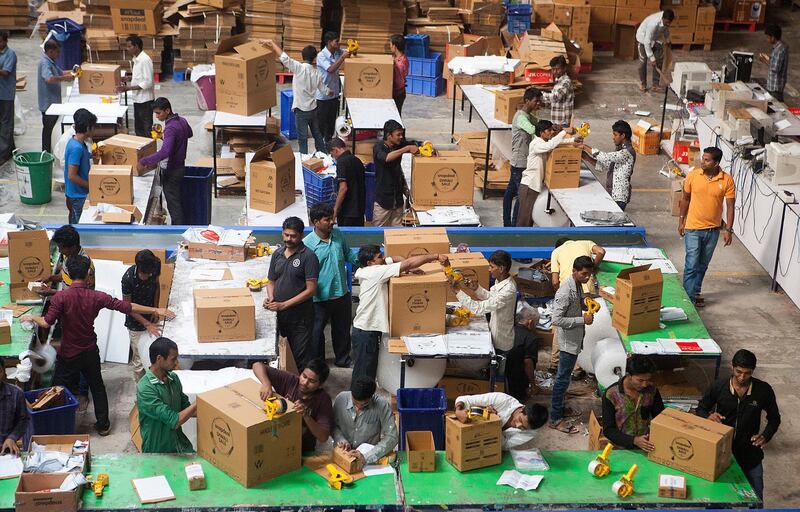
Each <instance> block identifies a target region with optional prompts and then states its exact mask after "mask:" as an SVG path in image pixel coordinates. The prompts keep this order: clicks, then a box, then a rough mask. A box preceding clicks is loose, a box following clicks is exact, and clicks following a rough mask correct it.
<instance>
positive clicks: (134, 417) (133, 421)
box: [128, 403, 142, 453]
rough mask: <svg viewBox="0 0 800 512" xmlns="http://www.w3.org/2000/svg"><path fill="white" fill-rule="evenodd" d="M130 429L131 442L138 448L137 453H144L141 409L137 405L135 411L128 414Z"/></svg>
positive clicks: (134, 407)
mask: <svg viewBox="0 0 800 512" xmlns="http://www.w3.org/2000/svg"><path fill="white" fill-rule="evenodd" d="M128 428H129V429H130V432H131V442H132V443H133V446H134V447H135V448H136V451H137V452H139V453H141V452H142V429H141V426H140V425H139V408H138V407H137V406H136V403H134V404H133V409H131V412H129V413H128Z"/></svg>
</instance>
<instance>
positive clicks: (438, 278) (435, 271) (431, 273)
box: [390, 263, 447, 285]
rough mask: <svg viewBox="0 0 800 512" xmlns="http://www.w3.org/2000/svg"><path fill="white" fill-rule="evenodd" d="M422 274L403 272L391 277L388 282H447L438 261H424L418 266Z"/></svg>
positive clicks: (394, 283) (437, 283) (395, 283)
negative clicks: (424, 262)
mask: <svg viewBox="0 0 800 512" xmlns="http://www.w3.org/2000/svg"><path fill="white" fill-rule="evenodd" d="M419 270H421V271H422V272H423V273H422V274H403V275H401V276H399V277H393V278H392V279H391V280H390V283H391V284H393V285H397V284H420V283H430V284H436V285H439V284H443V283H447V276H445V275H444V268H443V267H442V266H441V265H440V264H439V263H426V264H424V265H422V266H421V267H419Z"/></svg>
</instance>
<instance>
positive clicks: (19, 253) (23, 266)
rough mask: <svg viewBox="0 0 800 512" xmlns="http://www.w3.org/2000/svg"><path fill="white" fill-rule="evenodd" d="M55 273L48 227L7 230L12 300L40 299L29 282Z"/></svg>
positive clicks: (40, 279)
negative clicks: (32, 229) (34, 229)
mask: <svg viewBox="0 0 800 512" xmlns="http://www.w3.org/2000/svg"><path fill="white" fill-rule="evenodd" d="M51 272H52V266H51V255H50V240H49V239H48V238H47V232H46V231H45V230H37V231H12V232H10V233H8V274H9V286H10V288H11V290H10V291H11V300H12V301H17V300H27V299H40V298H41V297H39V295H38V294H36V293H33V292H32V291H30V290H28V283H31V282H35V281H42V280H44V279H45V278H47V277H50V275H51Z"/></svg>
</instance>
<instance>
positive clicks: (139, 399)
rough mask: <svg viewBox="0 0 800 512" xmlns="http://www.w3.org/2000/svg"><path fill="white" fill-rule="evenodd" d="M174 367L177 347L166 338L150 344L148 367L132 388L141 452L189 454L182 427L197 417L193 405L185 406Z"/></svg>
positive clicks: (184, 396)
mask: <svg viewBox="0 0 800 512" xmlns="http://www.w3.org/2000/svg"><path fill="white" fill-rule="evenodd" d="M177 367H178V345H177V344H176V343H175V342H174V341H172V340H171V339H169V338H156V339H155V340H153V343H151V344H150V368H149V369H148V370H147V372H146V373H145V374H144V377H143V378H142V379H140V380H139V383H138V384H137V385H136V407H137V409H138V410H139V432H140V433H141V435H142V453H193V452H194V448H193V447H192V442H191V441H189V438H188V437H186V434H184V433H183V428H182V425H183V424H184V423H186V422H187V421H189V418H192V417H194V416H196V415H197V402H195V403H193V404H192V403H189V397H188V396H186V394H185V393H184V392H183V386H182V385H181V379H180V378H178V375H176V374H175V369H176V368H177Z"/></svg>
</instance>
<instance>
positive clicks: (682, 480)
mask: <svg viewBox="0 0 800 512" xmlns="http://www.w3.org/2000/svg"><path fill="white" fill-rule="evenodd" d="M658 486H659V487H671V488H675V489H681V488H683V487H685V486H686V477H683V476H679V475H659V478H658Z"/></svg>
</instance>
